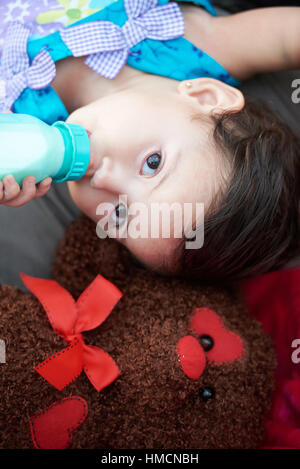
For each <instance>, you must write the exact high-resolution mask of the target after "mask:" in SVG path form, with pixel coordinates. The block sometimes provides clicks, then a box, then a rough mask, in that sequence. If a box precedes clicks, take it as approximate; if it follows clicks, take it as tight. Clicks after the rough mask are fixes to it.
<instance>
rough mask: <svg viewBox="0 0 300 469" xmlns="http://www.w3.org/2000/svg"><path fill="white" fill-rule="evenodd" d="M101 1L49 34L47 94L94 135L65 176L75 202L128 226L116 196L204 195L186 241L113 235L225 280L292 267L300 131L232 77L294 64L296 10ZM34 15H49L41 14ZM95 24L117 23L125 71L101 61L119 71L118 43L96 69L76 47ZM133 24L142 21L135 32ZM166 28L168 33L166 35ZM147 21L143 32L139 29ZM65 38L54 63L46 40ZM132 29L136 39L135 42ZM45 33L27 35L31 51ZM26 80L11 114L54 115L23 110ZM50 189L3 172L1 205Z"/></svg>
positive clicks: (178, 199) (160, 267) (204, 1)
mask: <svg viewBox="0 0 300 469" xmlns="http://www.w3.org/2000/svg"><path fill="white" fill-rule="evenodd" d="M54 3H55V2H54ZM59 3H60V4H61V5H63V4H67V3H68V2H62V1H60V2H59ZM81 3H82V2H81ZM91 3H92V2H91ZM104 3H105V5H107V6H106V7H105V8H103V9H102V10H99V11H96V10H91V11H88V13H89V14H86V16H85V17H84V18H83V19H81V21H78V22H76V23H74V22H73V23H72V24H69V25H68V24H67V26H68V27H67V28H64V30H61V31H60V32H57V33H56V35H55V34H54V35H53V33H52V34H51V35H49V36H47V45H48V42H49V43H50V46H49V47H48V49H47V50H48V53H49V54H50V55H51V54H52V58H53V60H55V61H56V64H55V65H56V75H55V78H54V79H52V81H51V87H52V88H51V92H52V93H53V94H52V95H51V96H54V97H55V98H57V99H58V100H60V101H61V103H60V104H63V106H64V107H63V108H62V109H65V110H66V114H65V115H63V116H56V117H57V118H59V117H60V118H63V119H66V121H67V122H69V123H76V124H80V125H82V126H83V127H84V128H85V129H86V130H87V132H88V133H89V137H90V144H91V163H90V166H89V168H88V171H87V173H86V174H85V176H84V177H83V178H82V179H80V180H78V181H69V182H68V188H69V191H70V194H71V197H72V198H73V200H74V202H75V203H76V204H77V205H78V207H79V208H80V209H81V210H82V211H83V212H84V213H85V214H87V215H88V216H89V217H90V218H92V219H93V220H94V221H95V223H97V222H98V221H99V219H100V218H101V217H100V216H99V212H98V211H97V207H99V204H101V203H104V202H106V203H109V204H111V205H112V207H113V208H114V210H113V211H112V212H111V213H110V217H111V218H113V220H114V221H115V224H116V226H117V227H119V228H120V229H121V228H122V226H124V224H128V222H129V221H130V220H128V217H127V216H126V207H125V206H124V205H123V204H122V203H120V196H124V195H125V196H126V201H127V204H128V206H130V205H131V204H133V203H135V202H139V203H142V204H143V205H144V206H146V207H149V208H150V206H151V205H153V204H155V203H158V204H161V203H167V204H169V205H171V204H172V203H179V204H180V205H183V204H185V203H187V202H188V203H191V204H193V205H195V204H196V203H198V202H200V203H202V204H204V215H205V216H204V225H203V222H202V221H201V220H199V219H197V217H195V216H193V217H192V218H191V220H190V225H189V227H188V229H189V232H190V236H188V235H186V231H185V236H182V237H181V238H180V239H178V238H177V237H175V236H170V237H168V238H164V237H162V236H160V237H158V238H157V237H151V236H148V237H140V238H138V237H130V236H127V237H122V236H119V241H120V242H121V243H123V244H124V245H125V246H126V247H127V248H128V249H129V250H130V251H131V252H132V254H133V256H134V257H135V258H136V259H137V260H138V261H139V262H141V263H142V264H144V265H146V266H147V267H148V268H152V269H155V270H157V271H159V272H161V273H163V274H168V275H174V274H175V275H184V276H187V277H190V278H195V279H196V278H197V279H201V280H202V281H209V282H211V281H214V282H219V281H224V280H225V281H228V282H229V281H233V280H239V279H243V278H245V277H248V276H251V275H254V274H258V273H262V272H266V271H269V270H273V269H275V268H278V267H280V266H281V265H282V264H283V263H286V262H287V260H288V259H289V258H291V257H292V256H294V255H295V253H296V252H297V249H298V240H299V234H300V233H299V218H298V203H299V191H300V181H299V177H300V139H299V138H297V137H296V136H295V135H294V134H293V133H292V131H291V130H290V129H289V128H288V127H287V126H286V125H285V124H284V123H282V122H281V121H280V120H279V119H278V118H277V117H276V116H275V114H274V113H273V112H272V111H270V110H268V109H265V108H263V107H262V106H261V105H260V106H258V105H255V104H253V103H250V102H245V99H244V96H243V94H242V93H241V91H240V90H239V88H238V85H239V81H242V80H245V79H247V78H249V77H251V76H253V75H255V74H257V73H260V72H268V71H277V70H284V69H295V68H298V67H299V65H300V34H299V31H300V7H276V8H264V9H259V10H251V11H248V12H243V13H237V14H234V15H231V16H225V17H217V16H215V12H214V9H213V7H212V5H211V4H210V2H209V1H208V0H201V1H199V0H198V1H194V4H195V5H191V4H186V3H185V2H176V3H175V2H169V1H168V0H161V1H157V0H127V1H123V0H118V1H116V2H113V0H111V1H109V2H108V1H105V2H103V4H104ZM167 8H169V9H167ZM171 8H172V9H171ZM139 9H140V10H139ZM55 11H56V10H55ZM57 11H59V10H57ZM68 11H69V12H70V11H71V10H68ZM68 11H67V13H68ZM50 12H51V10H50ZM53 12H54V10H53ZM137 12H139V13H137ZM129 13H130V14H129ZM43 14H44V16H42V15H43ZM61 14H62V10H61ZM150 14H151V15H152V16H151V19H149V18H150V16H149V15H150ZM56 15H57V16H56V17H57V18H58V17H59V16H58V13H56ZM118 15H119V16H118ZM124 15H125V16H124ZM126 15H127V16H126ZM147 15H148V16H147ZM160 15H161V18H159V17H160ZM164 15H165V16H164ZM127 17H129V18H130V17H132V18H133V19H130V21H131V23H130V21H129V22H127V23H126V20H127ZM156 17H158V18H159V19H157V25H155V26H153V24H152V22H153V23H155V21H156ZM39 18H40V23H42V21H44V23H45V22H46V19H45V18H46V13H45V12H44V13H43V12H42V13H40V16H39ZM79 18H80V16H79ZM89 21H93V22H90V25H92V24H96V23H95V22H96V21H97V22H98V23H101V21H103V25H104V22H105V25H107V27H108V28H111V24H112V23H114V24H116V25H117V26H116V31H117V29H118V34H119V33H120V31H119V30H120V29H121V28H123V34H124V35H125V37H126V41H127V43H128V48H127V50H126V51H125V60H124V63H122V64H121V65H120V66H119V65H118V66H117V65H116V64H115V62H114V58H115V56H114V58H113V57H112V55H110V57H109V59H108V60H111V63H109V66H108V67H107V68H109V67H112V68H114V67H115V68H118V67H119V68H118V70H117V73H116V74H115V76H112V73H111V71H107V70H106V69H105V66H104V65H103V64H104V62H105V60H106V58H107V57H108V56H109V54H114V53H115V51H116V49H118V47H119V46H115V48H114V50H113V49H111V50H110V51H109V50H105V51H104V52H103V51H100V53H101V54H103V55H102V56H101V57H102V58H101V60H102V62H101V64H102V65H100V68H97V67H99V64H98V65H95V63H96V61H95V60H94V59H95V56H96V55H97V54H96V53H95V51H94V50H91V49H89V47H87V48H86V49H85V48H84V46H83V47H82V52H81V53H80V52H78V51H76V50H75V49H76V47H78V46H76V44H75V42H76V41H75V40H73V41H72V37H71V35H68V33H66V31H67V32H68V31H71V30H72V29H73V28H74V30H75V28H76V27H85V26H86V25H87V24H88V23H89ZM109 23H110V24H109ZM169 23H170V24H171V26H169ZM183 23H184V30H183ZM133 24H135V27H136V30H135V31H134V33H133V32H132V31H131V33H130V32H128V29H129V26H130V27H132V25H133ZM78 25H79V26H78ZM124 25H125V26H124ZM125 27H126V28H127V29H126V33H125ZM159 27H160V28H162V29H163V28H164V31H163V32H161V34H162V36H161V37H160V36H159V34H160V32H159ZM143 28H144V29H145V28H146V32H145V31H144V32H142V33H141V36H139V34H140V29H143ZM147 28H148V29H147ZM151 28H152V30H151ZM155 28H156V29H155ZM56 29H57V28H56ZM104 29H105V28H104ZM154 30H155V32H153V31H154ZM78 31H79V30H78ZM82 31H83V30H82ZM112 31H113V32H114V29H110V30H109V32H108V33H107V37H106V39H108V38H109V37H110V38H112ZM58 34H60V37H59V41H60V44H62V42H63V41H64V44H65V45H64V47H65V48H67V49H68V54H65V56H60V57H59V58H57V57H56V58H54V56H53V54H54V52H53V50H55V48H54V47H53V45H51V44H52V43H51V40H52V39H51V38H55V40H58ZM78 34H79V33H78ZM93 34H94V33H93ZM126 34H128V36H126ZM130 34H131V35H130ZM135 34H136V35H137V39H136V41H134V40H132V41H131V42H128V37H130V38H131V39H132V36H134V35H135ZM147 34H148V36H147ZM155 34H157V35H158V39H157V38H156V37H154V36H155ZM103 37H104V36H103ZM48 38H49V41H48ZM42 39H43V40H44V39H45V38H42ZM42 39H41V36H39V37H38V36H37V35H36V36H35V37H34V36H32V38H31V42H30V41H29V42H28V50H29V47H30V46H31V47H32V49H33V48H34V46H33V44H34V43H35V44H39V43H41V40H42ZM92 39H93V38H92ZM92 39H91V38H90V39H89V40H90V42H93V41H92ZM106 39H105V38H104V39H103V41H104V42H105V40H106ZM53 41H54V39H53ZM82 41H84V39H82ZM126 41H125V42H126ZM94 42H96V41H94ZM112 42H113V40H112ZM115 42H116V43H117V39H116V40H115ZM44 43H45V40H44ZM53 44H55V42H53ZM111 47H112V46H111ZM58 49H59V48H58V46H57V47H56V50H58ZM60 50H62V47H61V49H60ZM70 51H71V53H70ZM37 52H39V50H36V52H35V54H36V53H37ZM118 52H119V51H118ZM105 54H106V55H105ZM151 54H152V55H151ZM93 57H94V59H93ZM87 59H88V60H87ZM93 60H94V61H93ZM118 60H119V58H118ZM156 60H157V64H156V62H155V61H156ZM99 63H100V62H99ZM105 63H106V62H105ZM198 63H199V64H198ZM153 64H154V65H153ZM155 64H156V65H155ZM195 64H196V65H197V66H196V65H195ZM201 64H202V65H201ZM101 67H102V68H101ZM100 69H101V70H100ZM47 85H49V83H47ZM29 88H30V86H28V87H27V89H25V90H24V89H23V90H20V91H22V92H23V94H19V95H18V96H17V97H16V99H15V103H14V105H12V106H10V109H11V110H12V112H28V113H32V114H35V115H37V116H38V117H40V118H44V120H45V121H47V122H48V123H51V119H50V118H49V119H48V116H42V115H41V116H40V115H38V112H39V111H40V110H38V111H36V112H32V111H31V110H29V108H28V109H27V108H26V107H25V108H22V102H21V101H22V99H23V102H24V100H25V98H26V97H27V95H26V92H29ZM31 88H32V89H33V88H34V86H32V87H31ZM48 88H50V87H49V86H48ZM32 92H34V93H38V91H37V90H36V89H35V90H34V91H33V90H32ZM22 97H23V98H22ZM42 98H43V96H42V94H41V97H40V99H42ZM17 99H18V100H19V101H18V103H17ZM43 99H44V98H43ZM45 99H46V98H45ZM53 102H54V101H53ZM24 106H25V105H24ZM53 106H54V105H53ZM41 107H42V106H41ZM6 108H9V106H7V107H6ZM45 108H47V106H45ZM47 109H48V108H47ZM49 109H50V104H49ZM8 110H9V109H8ZM50 185H51V179H50V178H47V179H46V180H44V181H42V182H40V183H39V184H37V185H36V184H35V179H34V177H33V176H28V177H27V178H25V179H24V181H23V184H22V187H21V188H20V187H19V185H18V184H17V183H16V182H15V181H14V179H13V178H12V177H10V176H7V177H5V178H4V179H3V182H0V200H1V203H2V204H5V205H7V206H10V207H18V206H21V205H23V204H25V203H27V202H29V201H30V200H32V199H33V198H37V197H41V196H43V195H45V194H46V192H47V191H48V190H49V188H50ZM201 229H204V243H203V246H202V247H201V248H199V249H186V244H185V242H186V239H187V238H191V237H192V236H196V235H197V231H199V230H201ZM108 234H109V233H108Z"/></svg>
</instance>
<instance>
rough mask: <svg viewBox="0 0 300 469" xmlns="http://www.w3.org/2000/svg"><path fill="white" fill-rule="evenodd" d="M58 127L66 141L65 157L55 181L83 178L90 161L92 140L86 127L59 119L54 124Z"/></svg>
mask: <svg viewBox="0 0 300 469" xmlns="http://www.w3.org/2000/svg"><path fill="white" fill-rule="evenodd" d="M53 126H54V127H56V128H58V130H59V131H60V133H61V134H62V137H63V139H64V143H65V158H64V162H63V164H62V167H61V168H60V170H59V172H58V173H57V174H56V175H55V177H54V178H53V181H54V182H63V181H75V180H77V179H81V178H82V177H83V176H84V174H85V173H86V171H87V169H88V165H89V162H90V152H91V150H90V140H89V136H88V134H87V132H86V131H85V129H84V128H83V127H82V126H81V125H78V124H67V123H66V122H64V121H57V122H55V123H54V124H53Z"/></svg>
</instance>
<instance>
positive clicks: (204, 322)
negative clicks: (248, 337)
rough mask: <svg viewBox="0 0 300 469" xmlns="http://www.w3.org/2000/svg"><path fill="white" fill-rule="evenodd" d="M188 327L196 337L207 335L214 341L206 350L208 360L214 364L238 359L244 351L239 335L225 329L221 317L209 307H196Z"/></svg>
mask: <svg viewBox="0 0 300 469" xmlns="http://www.w3.org/2000/svg"><path fill="white" fill-rule="evenodd" d="M190 329H191V330H194V331H195V332H196V333H197V335H198V337H200V336H201V335H209V336H210V337H212V339H213V341H214V346H213V348H212V349H211V350H207V351H206V355H207V358H208V361H209V362H214V365H222V363H225V362H231V361H233V360H238V359H240V358H241V357H242V355H243V352H244V347H243V342H242V339H241V338H240V336H239V335H237V334H235V333H234V332H232V331H229V330H228V329H226V327H225V325H224V323H223V321H222V318H220V316H219V315H218V314H217V313H215V312H214V311H213V310H212V309H210V308H196V309H195V311H194V313H193V316H192V320H191V325H190Z"/></svg>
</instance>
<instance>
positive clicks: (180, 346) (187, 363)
mask: <svg viewBox="0 0 300 469" xmlns="http://www.w3.org/2000/svg"><path fill="white" fill-rule="evenodd" d="M177 354H178V357H179V361H180V365H181V368H182V371H183V372H184V374H185V375H186V376H187V377H188V378H191V379H198V378H200V376H201V375H202V373H203V371H204V368H205V365H206V357H205V353H204V350H203V347H201V345H200V344H199V342H198V341H197V339H195V337H192V336H191V335H186V336H184V337H182V338H181V339H180V340H179V341H178V343H177Z"/></svg>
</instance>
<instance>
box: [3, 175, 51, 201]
mask: <svg viewBox="0 0 300 469" xmlns="http://www.w3.org/2000/svg"><path fill="white" fill-rule="evenodd" d="M51 182H52V179H51V178H50V177H47V178H45V179H43V180H42V181H41V182H39V183H38V184H37V185H36V184H35V177H34V176H27V177H26V178H24V179H23V183H22V188H20V186H19V184H17V182H16V181H15V178H14V177H13V176H5V177H4V178H3V180H2V181H0V205H7V206H8V207H21V206H22V205H24V204H27V202H30V200H33V199H37V198H39V197H42V196H43V195H45V194H46V193H47V192H48V190H49V189H50V187H51Z"/></svg>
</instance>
